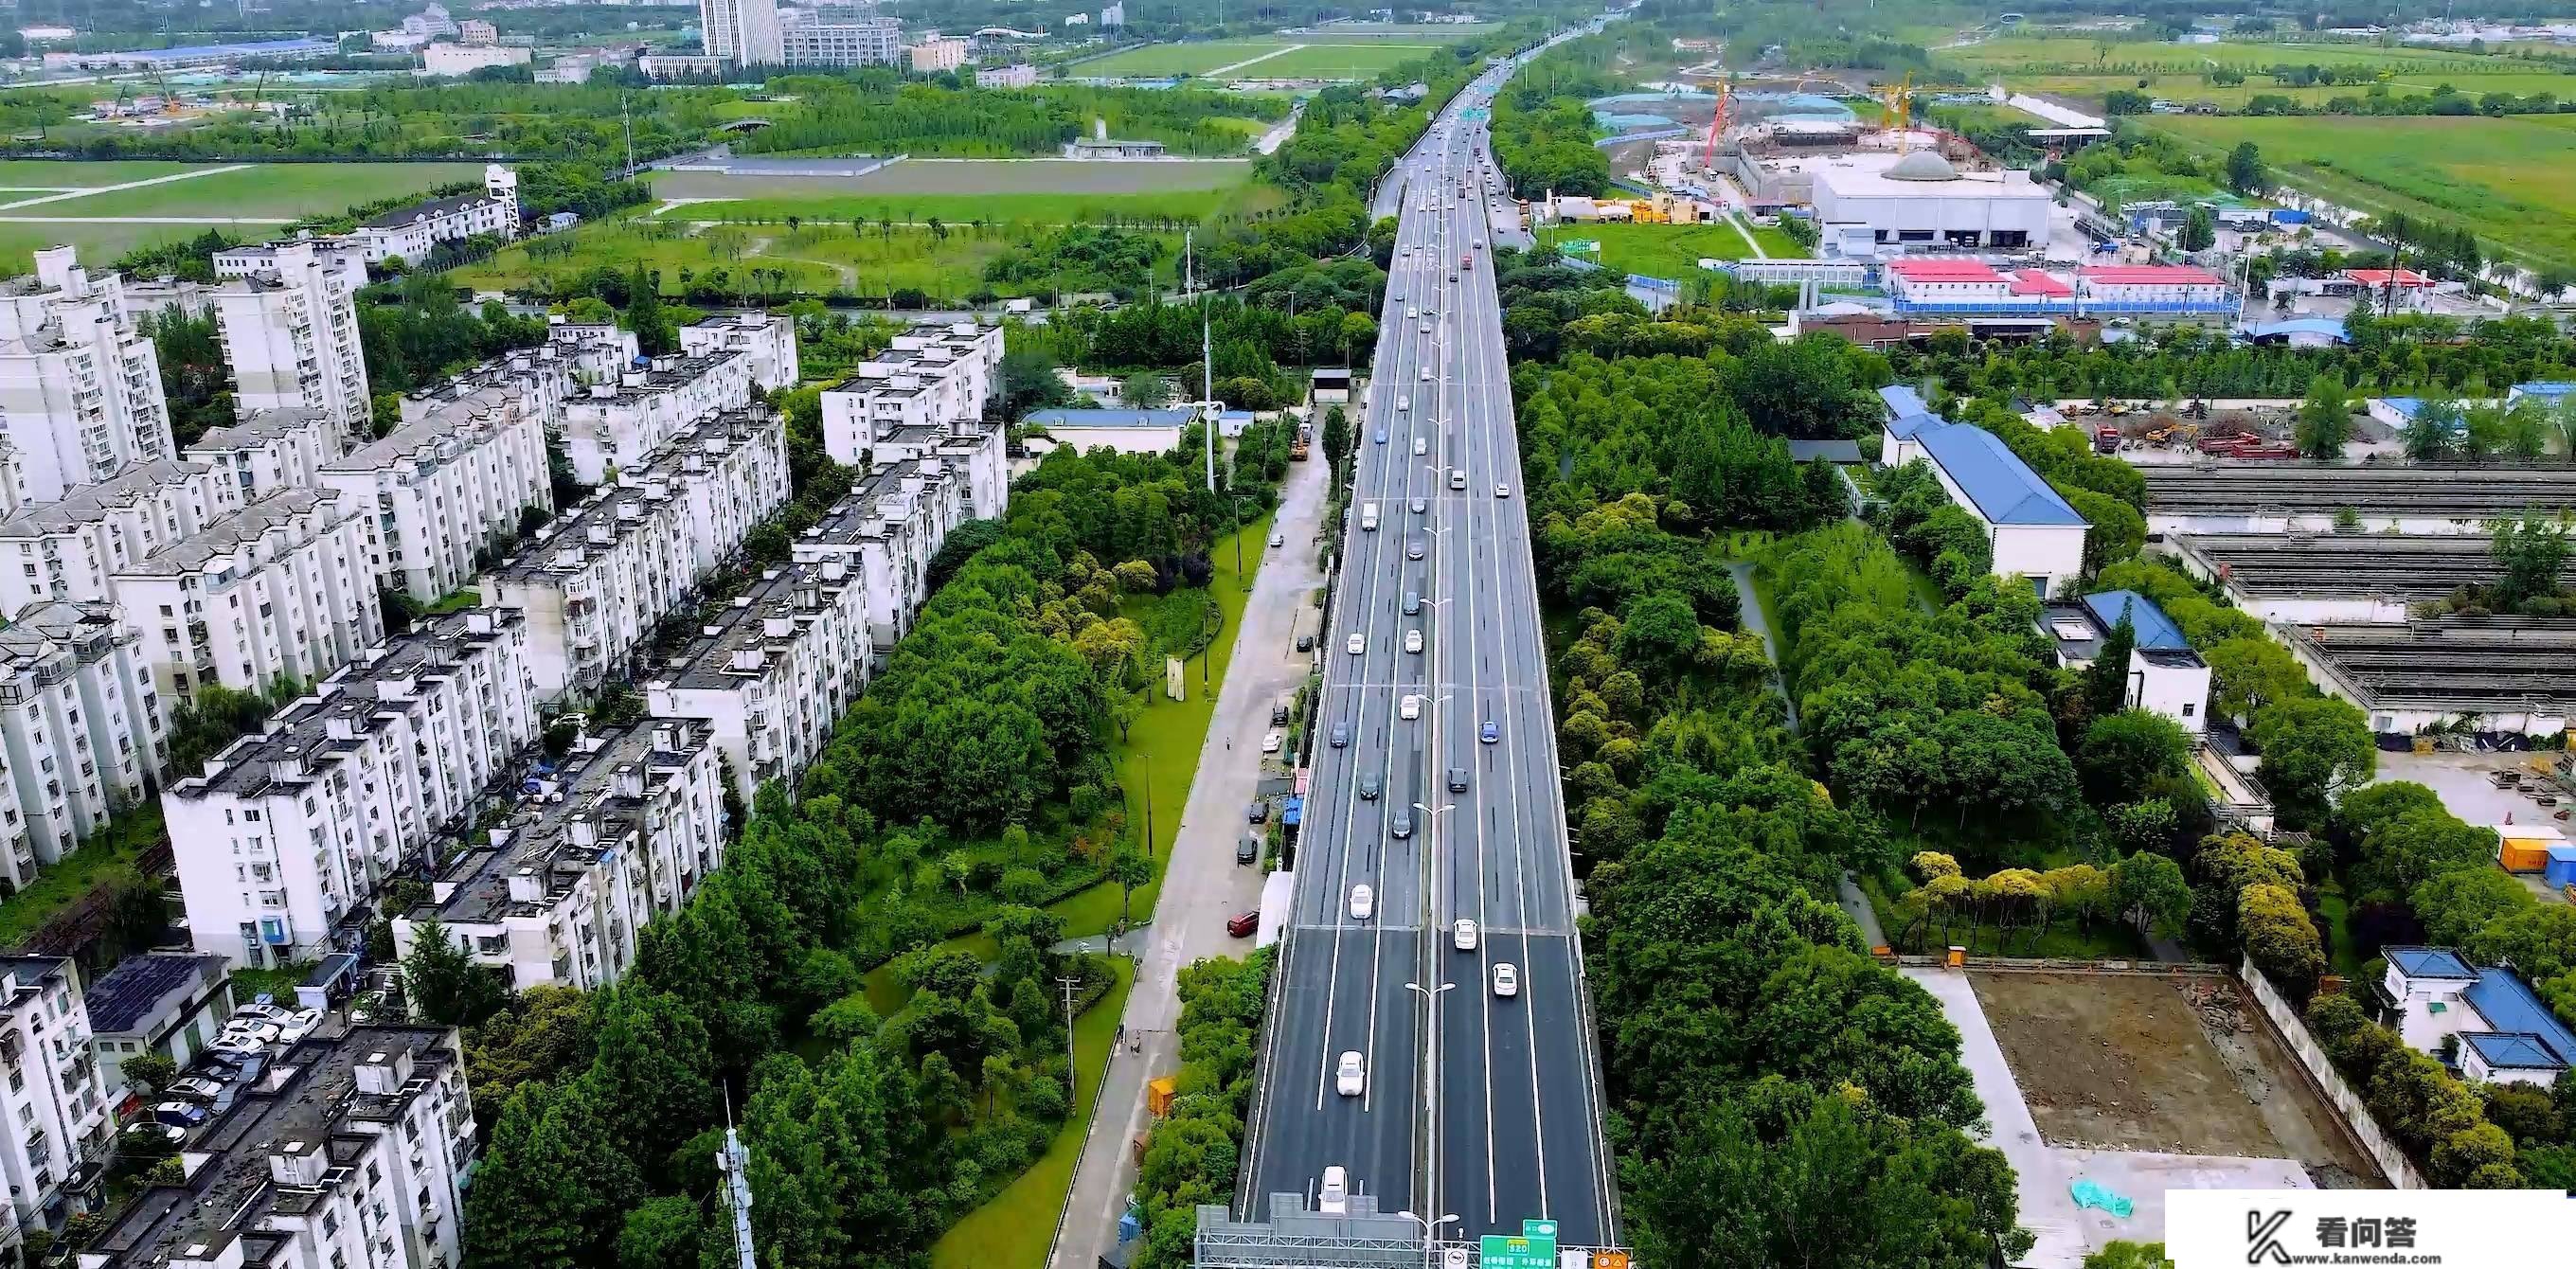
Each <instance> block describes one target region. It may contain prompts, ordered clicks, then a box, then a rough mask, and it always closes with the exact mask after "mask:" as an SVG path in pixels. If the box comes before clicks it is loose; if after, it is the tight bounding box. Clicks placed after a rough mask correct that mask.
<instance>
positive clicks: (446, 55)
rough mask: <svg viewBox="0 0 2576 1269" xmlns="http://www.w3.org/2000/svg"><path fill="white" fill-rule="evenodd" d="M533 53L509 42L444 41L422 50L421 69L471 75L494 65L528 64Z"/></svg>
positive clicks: (430, 73)
mask: <svg viewBox="0 0 2576 1269" xmlns="http://www.w3.org/2000/svg"><path fill="white" fill-rule="evenodd" d="M530 56H532V54H531V52H530V50H528V49H524V48H520V47H517V46H515V45H509V44H450V43H447V42H445V41H440V42H438V43H436V44H432V45H430V46H428V47H427V48H424V49H422V50H421V51H420V69H421V71H422V73H423V74H427V75H431V76H452V75H471V74H473V73H474V72H476V71H479V70H484V69H487V68H489V67H493V66H525V65H527V64H528V59H529V58H530Z"/></svg>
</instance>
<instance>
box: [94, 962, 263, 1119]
mask: <svg viewBox="0 0 2576 1269" xmlns="http://www.w3.org/2000/svg"><path fill="white" fill-rule="evenodd" d="M83 1001H84V1003H85V1004H86V1005H87V1006H88V1008H89V1022H90V1026H91V1028H92V1029H93V1032H94V1034H93V1035H92V1036H91V1038H90V1051H91V1052H92V1053H93V1054H95V1055H96V1056H97V1058H98V1074H99V1079H100V1081H101V1082H102V1083H103V1084H104V1085H105V1086H106V1088H107V1095H108V1096H109V1097H110V1098H111V1099H113V1098H118V1097H121V1096H123V1095H124V1092H125V1084H126V1080H125V1075H124V1066H125V1060H126V1059H127V1058H132V1057H141V1056H143V1055H144V1054H147V1053H149V1054H158V1055H159V1056H161V1057H166V1058H168V1059H170V1060H171V1061H173V1062H176V1063H178V1064H179V1067H180V1069H182V1070H185V1069H187V1066H188V1064H189V1063H190V1062H192V1061H195V1060H196V1058H197V1055H198V1054H200V1053H203V1052H205V1051H206V1048H207V1046H209V1045H211V1044H213V1043H214V1041H215V1038H216V1036H217V1035H219V1034H220V1033H221V1032H222V1030H223V1025H224V1019H225V1018H226V1017H227V1016H229V1015H230V1014H231V1013H232V1011H233V990H232V965H231V964H230V963H229V962H227V961H226V960H225V959H224V958H223V957H220V956H209V955H207V954H205V953H203V952H136V953H135V954H133V955H131V956H128V957H126V958H125V959H124V960H121V961H118V962H117V963H116V967H115V968H114V969H111V970H109V971H107V973H105V974H104V975H101V976H100V977H99V978H98V979H97V980H95V981H93V982H91V983H90V985H89V992H88V994H87V995H86V996H84V997H83Z"/></svg>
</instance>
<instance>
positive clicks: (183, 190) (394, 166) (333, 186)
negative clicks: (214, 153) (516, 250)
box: [0, 163, 483, 218]
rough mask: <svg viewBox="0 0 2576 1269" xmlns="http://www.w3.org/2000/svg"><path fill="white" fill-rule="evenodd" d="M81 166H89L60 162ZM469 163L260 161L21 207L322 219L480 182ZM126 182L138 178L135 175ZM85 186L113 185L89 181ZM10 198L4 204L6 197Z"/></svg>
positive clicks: (43, 212)
mask: <svg viewBox="0 0 2576 1269" xmlns="http://www.w3.org/2000/svg"><path fill="white" fill-rule="evenodd" d="M59 166H62V167H65V168H80V167H87V166H90V165H88V164H62V165H59ZM482 178H483V169H482V168H481V167H479V166H476V165H474V164H470V163H261V164H254V165H252V166H250V167H246V168H243V169H241V170H239V171H233V172H216V173H214V174H213V175H210V176H198V177H191V178H189V179H188V180H184V181H167V182H164V183H162V184H159V185H146V186H144V187H142V188H140V189H129V190H118V191H116V192H114V193H107V194H91V195H88V196H86V197H82V198H67V199H64V200H63V201H61V202H58V203H45V204H41V205H40V206H38V207H34V208H22V209H20V210H19V211H16V212H12V213H10V214H11V215H26V216H283V217H288V218H294V217H299V216H319V215H327V214H330V213H333V212H338V211H341V210H344V209H346V208H348V207H351V206H355V205H357V204H360V203H371V202H375V201H376V200H378V199H385V198H395V197H399V196H402V195H405V194H417V193H423V192H425V191H428V190H431V189H435V188H437V187H439V186H441V185H452V184H455V183H457V182H459V181H480V180H482ZM126 179H129V180H130V179H133V178H131V177H129V178H126ZM87 183H92V184H107V183H108V182H104V181H95V180H91V181H89V182H87ZM0 201H5V200H0Z"/></svg>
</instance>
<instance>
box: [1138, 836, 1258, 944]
mask: <svg viewBox="0 0 2576 1269" xmlns="http://www.w3.org/2000/svg"><path fill="white" fill-rule="evenodd" d="M1238 818H1240V817H1238ZM1107 874H1108V878H1109V880H1111V881H1114V882H1117V883H1118V925H1119V928H1121V929H1125V928H1126V926H1127V923H1128V920H1129V916H1128V911H1127V903H1128V900H1129V899H1130V898H1132V897H1134V895H1135V893H1136V887H1138V886H1141V885H1144V884H1146V883H1147V882H1150V881H1152V880H1153V879H1154V861H1153V860H1152V859H1150V858H1148V857H1147V856H1146V854H1145V852H1143V851H1141V850H1138V849H1136V847H1135V846H1134V844H1132V843H1128V842H1121V843H1119V845H1118V849H1116V850H1113V851H1111V852H1109V862H1108V865H1107Z"/></svg>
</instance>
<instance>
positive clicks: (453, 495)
mask: <svg viewBox="0 0 2576 1269" xmlns="http://www.w3.org/2000/svg"><path fill="white" fill-rule="evenodd" d="M516 361H517V362H519V363H524V364H526V365H527V366H528V367H529V368H528V369H525V370H516V371H514V370H511V369H509V368H508V367H507V366H504V367H502V368H500V369H497V370H496V369H487V370H484V371H480V372H477V373H475V374H472V375H466V376H460V377H458V378H457V379H454V380H451V381H449V382H448V383H445V384H442V385H440V386H439V387H438V388H436V389H434V390H431V391H429V392H424V393H415V394H413V395H412V397H411V398H410V399H407V400H406V401H405V402H404V403H403V406H404V413H405V414H406V415H407V416H411V415H416V416H417V417H411V418H408V419H407V421H405V422H404V423H403V424H402V425H401V426H400V427H397V428H395V429H394V430H393V431H391V432H388V433H386V434H385V435H384V436H383V437H382V438H381V439H379V440H375V441H371V442H369V443H368V444H365V445H362V446H360V447H358V448H357V449H356V450H355V451H353V452H351V453H350V454H349V456H348V457H346V458H341V459H336V460H333V461H331V462H329V463H326V464H324V465H323V467H322V469H321V471H320V472H319V474H318V476H317V480H318V481H319V483H321V484H323V485H325V486H328V487H329V488H332V489H336V490H339V491H341V492H342V493H343V494H345V495H347V496H348V497H349V498H351V499H352V500H353V501H354V502H355V503H356V505H359V506H362V507H369V508H372V509H373V511H374V514H372V515H370V516H368V517H367V520H366V544H367V561H368V567H369V570H370V573H371V575H372V576H373V577H374V578H375V579H376V581H377V583H378V584H380V585H382V586H385V587H387V588H390V589H393V590H398V591H401V592H403V593H404V594H407V595H409V596H411V597H412V598H413V599H416V600H419V601H421V602H422V603H425V604H426V603H434V602H436V601H437V600H439V599H441V598H444V597H446V596H448V595H450V594H453V593H455V592H456V591H457V590H458V589H459V588H460V587H462V586H464V585H465V584H466V583H467V582H469V581H471V580H472V579H473V577H474V574H475V572H476V571H477V570H478V569H479V568H481V566H482V564H483V563H484V561H485V560H486V558H498V557H499V556H500V555H502V554H505V553H507V552H508V551H509V550H510V549H511V544H512V543H513V542H515V541H516V540H517V537H518V532H519V521H520V516H521V515H522V513H524V512H525V511H526V510H527V509H528V508H530V507H536V508H539V509H541V510H544V511H547V512H552V511H553V510H554V485H553V482H552V480H551V478H550V477H549V475H548V473H547V470H546V424H547V422H548V421H549V419H550V418H552V417H553V416H554V414H555V412H556V410H557V409H558V408H559V406H560V403H561V400H562V396H561V393H562V390H563V384H564V383H565V382H568V380H566V379H565V377H564V376H563V375H562V373H561V372H560V368H559V367H556V366H554V365H553V364H552V363H553V362H554V359H553V358H548V359H547V361H548V362H549V366H548V368H546V369H538V368H536V367H535V364H534V362H535V359H534V358H533V357H529V358H520V359H516Z"/></svg>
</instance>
